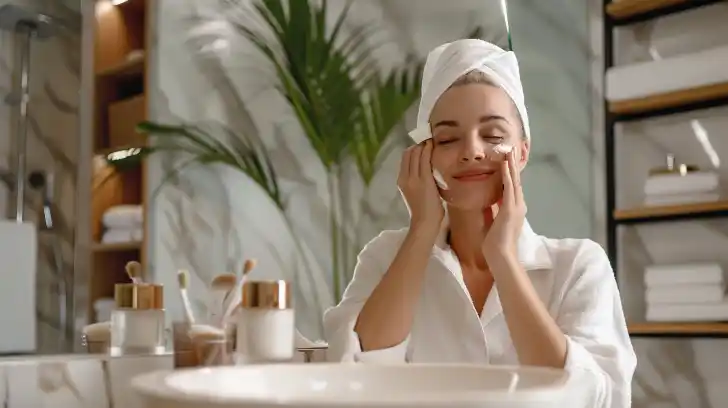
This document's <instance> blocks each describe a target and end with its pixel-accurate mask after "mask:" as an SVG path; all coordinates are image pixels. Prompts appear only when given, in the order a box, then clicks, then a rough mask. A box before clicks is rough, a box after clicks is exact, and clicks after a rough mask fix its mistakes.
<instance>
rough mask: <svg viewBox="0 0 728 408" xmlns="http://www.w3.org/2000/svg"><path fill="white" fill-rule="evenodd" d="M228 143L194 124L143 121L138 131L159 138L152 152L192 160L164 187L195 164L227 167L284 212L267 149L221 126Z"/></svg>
mask: <svg viewBox="0 0 728 408" xmlns="http://www.w3.org/2000/svg"><path fill="white" fill-rule="evenodd" d="M219 127H220V130H221V131H222V133H223V134H224V135H225V136H226V139H227V143H225V142H224V141H222V140H220V138H218V137H216V136H215V135H214V134H212V133H210V132H208V131H207V130H205V129H203V128H201V127H199V126H195V125H168V124H159V123H154V122H149V121H146V122H141V123H140V124H138V125H137V131H139V132H140V133H145V134H148V135H153V136H156V137H157V139H158V143H157V144H155V145H154V146H153V147H151V149H150V153H151V152H175V153H184V154H187V155H189V156H190V158H189V159H188V160H187V161H185V162H184V163H183V165H182V166H179V167H176V168H174V169H172V170H171V171H170V172H169V173H168V174H166V175H165V177H164V179H163V182H162V183H161V185H164V184H165V183H166V182H168V181H169V180H171V179H172V178H173V177H174V176H176V175H177V174H179V173H180V172H181V171H182V170H184V169H186V168H187V167H189V166H191V165H194V164H215V163H217V164H224V165H227V166H230V167H232V168H234V169H236V170H239V171H240V172H241V173H243V174H245V175H247V176H248V177H250V179H251V180H253V182H255V183H256V184H257V185H258V186H259V187H260V188H262V189H263V190H264V191H265V193H266V194H267V195H268V196H269V197H270V198H271V200H273V202H274V203H275V205H276V206H277V207H278V208H279V209H281V210H283V209H284V203H283V199H282V195H281V191H280V187H279V185H278V178H277V175H276V172H275V169H274V167H273V165H272V163H271V160H270V157H269V156H268V153H267V151H266V150H265V147H264V146H259V145H256V144H255V143H253V142H252V141H251V140H248V139H246V138H245V137H244V136H243V137H240V136H238V135H236V134H235V133H234V132H233V131H232V130H230V129H228V128H226V127H224V126H219Z"/></svg>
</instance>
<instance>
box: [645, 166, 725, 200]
mask: <svg viewBox="0 0 728 408" xmlns="http://www.w3.org/2000/svg"><path fill="white" fill-rule="evenodd" d="M718 186H719V180H718V174H717V173H715V172H712V171H701V172H695V173H688V174H686V175H684V176H681V175H679V174H658V175H655V176H650V177H648V178H647V180H645V195H646V196H651V195H661V194H689V193H711V192H715V191H716V190H717V189H718Z"/></svg>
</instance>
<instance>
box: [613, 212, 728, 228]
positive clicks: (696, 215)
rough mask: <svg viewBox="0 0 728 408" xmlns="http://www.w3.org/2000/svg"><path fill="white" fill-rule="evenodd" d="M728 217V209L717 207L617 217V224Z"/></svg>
mask: <svg viewBox="0 0 728 408" xmlns="http://www.w3.org/2000/svg"><path fill="white" fill-rule="evenodd" d="M724 217H728V209H717V210H710V211H695V212H684V213H678V214H664V215H650V216H643V217H630V218H625V219H615V221H614V222H615V224H616V225H634V224H647V223H657V222H674V221H682V220H707V219H712V218H724Z"/></svg>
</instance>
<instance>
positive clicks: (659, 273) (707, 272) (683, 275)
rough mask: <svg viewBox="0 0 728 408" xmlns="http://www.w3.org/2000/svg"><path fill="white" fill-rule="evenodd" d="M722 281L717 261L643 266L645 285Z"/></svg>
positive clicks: (721, 271)
mask: <svg viewBox="0 0 728 408" xmlns="http://www.w3.org/2000/svg"><path fill="white" fill-rule="evenodd" d="M723 282H724V278H723V268H722V267H721V266H720V265H718V264H717V263H707V262H706V263H691V264H674V265H650V266H648V267H647V268H645V285H646V286H647V287H654V286H670V285H673V286H674V285H684V284H693V283H695V284H701V283H703V284H710V283H714V284H722V283H723Z"/></svg>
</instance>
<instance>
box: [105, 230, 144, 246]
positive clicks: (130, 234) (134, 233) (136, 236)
mask: <svg viewBox="0 0 728 408" xmlns="http://www.w3.org/2000/svg"><path fill="white" fill-rule="evenodd" d="M142 238H144V231H143V230H142V229H141V228H130V229H123V228H111V229H108V230H106V231H104V235H103V237H101V242H103V243H104V244H121V243H124V242H135V241H141V240H142Z"/></svg>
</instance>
